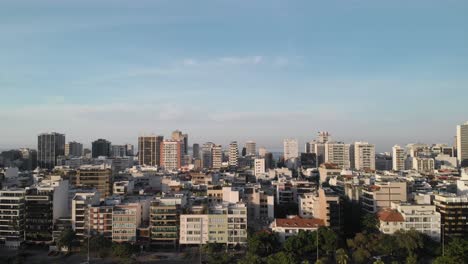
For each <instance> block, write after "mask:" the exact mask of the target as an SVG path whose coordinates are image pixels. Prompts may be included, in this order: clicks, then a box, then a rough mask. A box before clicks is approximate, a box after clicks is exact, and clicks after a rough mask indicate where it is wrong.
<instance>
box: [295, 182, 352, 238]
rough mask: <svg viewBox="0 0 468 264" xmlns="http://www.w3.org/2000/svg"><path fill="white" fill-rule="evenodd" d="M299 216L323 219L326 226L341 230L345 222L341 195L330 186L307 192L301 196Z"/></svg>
mask: <svg viewBox="0 0 468 264" xmlns="http://www.w3.org/2000/svg"><path fill="white" fill-rule="evenodd" d="M299 216H300V217H302V218H316V219H322V220H323V221H324V224H325V226H327V227H330V228H332V229H335V230H340V229H341V226H342V223H343V207H342V203H341V200H340V197H339V196H338V195H337V194H336V193H335V192H334V191H333V190H332V189H330V188H320V189H319V190H318V192H317V193H305V194H303V195H301V196H300V198H299Z"/></svg>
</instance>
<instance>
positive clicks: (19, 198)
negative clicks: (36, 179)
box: [0, 189, 26, 250]
mask: <svg viewBox="0 0 468 264" xmlns="http://www.w3.org/2000/svg"><path fill="white" fill-rule="evenodd" d="M25 194H26V191H25V190H24V189H7V190H1V191H0V245H1V246H2V247H6V248H9V249H14V250H17V249H18V248H19V247H20V246H21V243H23V241H24V227H25V222H24V221H25V210H24V207H25Z"/></svg>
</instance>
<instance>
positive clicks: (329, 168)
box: [319, 163, 342, 183]
mask: <svg viewBox="0 0 468 264" xmlns="http://www.w3.org/2000/svg"><path fill="white" fill-rule="evenodd" d="M341 172H342V169H341V168H340V167H339V166H338V165H336V164H333V163H324V164H322V165H320V167H319V175H320V183H324V182H327V181H328V179H330V178H332V177H335V176H339V175H340V174H341Z"/></svg>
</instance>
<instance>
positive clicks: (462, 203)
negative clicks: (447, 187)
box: [434, 194, 468, 237]
mask: <svg viewBox="0 0 468 264" xmlns="http://www.w3.org/2000/svg"><path fill="white" fill-rule="evenodd" d="M434 205H435V206H436V209H437V212H439V213H440V215H441V221H442V224H441V225H442V235H444V236H448V237H466V236H467V235H468V221H467V219H468V196H457V195H455V194H436V195H435V197H434Z"/></svg>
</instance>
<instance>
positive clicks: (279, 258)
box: [266, 251, 297, 264]
mask: <svg viewBox="0 0 468 264" xmlns="http://www.w3.org/2000/svg"><path fill="white" fill-rule="evenodd" d="M266 263H267V264H296V263H297V262H296V261H295V260H294V259H293V258H292V257H291V256H289V255H288V254H287V253H285V252H283V251H280V252H278V253H276V254H274V255H270V256H269V257H268V258H267V259H266Z"/></svg>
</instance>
